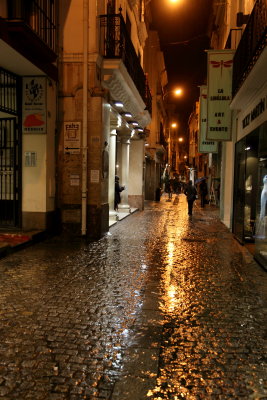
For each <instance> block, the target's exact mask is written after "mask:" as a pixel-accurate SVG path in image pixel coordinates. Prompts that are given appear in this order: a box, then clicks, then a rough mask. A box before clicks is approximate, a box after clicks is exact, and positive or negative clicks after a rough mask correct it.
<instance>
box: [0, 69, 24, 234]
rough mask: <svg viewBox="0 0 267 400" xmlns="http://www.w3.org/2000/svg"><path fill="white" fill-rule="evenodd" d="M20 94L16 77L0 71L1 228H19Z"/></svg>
mask: <svg viewBox="0 0 267 400" xmlns="http://www.w3.org/2000/svg"><path fill="white" fill-rule="evenodd" d="M19 93H20V79H19V77H18V76H16V75H14V74H12V73H10V72H9V71H6V70H4V69H2V68H0V99H1V100H0V229H1V228H12V227H13V228H15V227H19V226H20V216H21V135H20V133H19V129H18V119H19V114H20V113H19V107H18V104H19V101H18V96H19Z"/></svg>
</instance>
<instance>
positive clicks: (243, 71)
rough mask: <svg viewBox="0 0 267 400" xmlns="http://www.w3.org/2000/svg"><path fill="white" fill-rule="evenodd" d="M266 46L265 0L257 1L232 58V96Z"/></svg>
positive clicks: (266, 7) (266, 21)
mask: <svg viewBox="0 0 267 400" xmlns="http://www.w3.org/2000/svg"><path fill="white" fill-rule="evenodd" d="M266 44H267V0H257V1H256V3H255V5H254V8H253V11H252V13H251V15H250V18H249V20H248V23H247V26H246V28H245V30H244V33H243V35H242V38H241V40H240V43H239V45H238V48H237V50H236V53H235V56H234V67H233V96H234V95H235V94H236V93H237V91H238V90H239V88H240V87H241V85H242V83H243V82H244V81H245V79H246V78H247V76H248V74H249V72H250V71H251V69H252V68H253V66H254V65H255V63H256V61H257V60H258V58H259V56H260V55H261V53H262V51H263V49H264V48H265V47H266Z"/></svg>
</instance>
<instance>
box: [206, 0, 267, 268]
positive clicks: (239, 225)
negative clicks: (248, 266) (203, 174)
mask: <svg viewBox="0 0 267 400" xmlns="http://www.w3.org/2000/svg"><path fill="white" fill-rule="evenodd" d="M215 11H216V12H215V15H216V21H217V22H218V24H217V26H218V29H217V32H214V34H213V41H212V43H213V47H214V48H222V49H223V48H225V49H234V50H235V55H234V59H233V80H232V100H231V104H230V109H231V113H232V126H231V133H232V137H231V140H229V141H227V142H225V143H223V145H222V179H223V181H222V197H221V211H220V212H221V219H222V221H223V222H224V223H225V224H226V225H227V226H228V227H230V228H231V229H232V231H233V233H234V235H235V236H236V238H237V239H238V240H239V241H240V242H241V243H243V244H245V245H246V244H247V243H250V244H252V249H253V254H254V256H255V258H256V259H257V260H258V261H259V262H260V263H261V264H262V265H263V266H264V267H267V230H266V229H267V208H266V200H267V194H266V190H267V189H266V184H267V183H266V181H267V122H266V120H267V109H266V101H267V97H266V96H267V75H266V68H267V48H266V43H267V3H266V1H265V0H256V1H245V0H244V1H240V2H238V3H237V2H234V1H231V2H229V4H225V5H224V6H222V7H221V9H220V10H219V9H217V10H216V9H215Z"/></svg>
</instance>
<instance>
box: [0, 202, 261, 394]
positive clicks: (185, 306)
mask: <svg viewBox="0 0 267 400" xmlns="http://www.w3.org/2000/svg"><path fill="white" fill-rule="evenodd" d="M166 200H167V198H165V197H163V198H162V199H161V201H160V202H159V203H152V202H151V203H147V204H146V208H145V211H143V212H136V213H134V214H132V215H131V216H129V217H128V218H126V219H124V220H123V221H120V222H119V223H118V224H116V225H115V226H114V227H112V228H111V230H110V233H109V234H108V235H107V236H106V237H104V238H103V239H101V240H100V241H98V242H94V243H90V244H86V243H85V242H84V241H82V240H80V239H79V238H76V239H75V240H73V241H72V242H70V241H69V240H67V239H66V238H63V237H55V238H52V239H49V240H47V241H44V242H42V243H39V244H37V245H34V246H32V247H29V248H26V249H24V250H22V251H20V252H17V253H14V254H12V255H10V256H8V257H6V258H4V259H2V260H1V261H0V270H1V281H0V286H1V287H0V289H1V290H0V293H1V294H0V296H1V314H0V317H1V342H0V354H1V357H0V398H1V399H5V400H16V399H18V400H26V399H27V400H28V399H30V400H81V399H88V400H99V399H106V400H107V399H109V400H143V399H151V400H156V399H157V400H159V399H162V400H163V399H164V400H165V399H172V400H178V399H187V400H197V399H204V400H209V399H218V400H219V399H222V400H226V399H261V400H266V399H267V324H266V321H267V272H266V271H264V270H263V269H262V268H261V267H260V266H259V265H258V264H257V263H256V262H255V261H253V258H252V256H251V255H250V254H249V253H248V252H247V250H246V249H244V248H242V247H241V246H240V245H239V244H238V243H237V242H236V241H235V240H234V239H233V236H232V234H231V233H230V232H229V230H228V229H226V228H225V227H224V225H223V224H222V223H221V222H220V221H219V219H218V216H217V213H218V210H217V209H215V208H211V207H210V206H207V207H206V208H205V209H204V210H202V209H201V208H200V207H199V204H198V203H197V204H196V206H195V209H194V211H193V217H192V218H191V219H189V217H188V215H187V204H186V201H185V196H184V195H180V196H179V197H178V196H174V197H173V198H172V201H171V202H168V201H166Z"/></svg>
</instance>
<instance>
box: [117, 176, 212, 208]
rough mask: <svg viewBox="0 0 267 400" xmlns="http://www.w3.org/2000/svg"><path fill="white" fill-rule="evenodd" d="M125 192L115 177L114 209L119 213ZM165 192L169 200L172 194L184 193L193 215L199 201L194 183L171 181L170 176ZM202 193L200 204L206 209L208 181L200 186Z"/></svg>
mask: <svg viewBox="0 0 267 400" xmlns="http://www.w3.org/2000/svg"><path fill="white" fill-rule="evenodd" d="M123 190H125V186H120V183H119V177H118V176H117V175H116V176H115V199H114V200H115V201H114V209H115V210H116V211H118V205H119V203H120V202H121V196H120V193H121V192H122V191H123ZM165 192H166V193H168V196H169V199H170V198H171V197H172V193H173V192H174V193H175V194H179V193H184V194H185V195H186V198H187V203H188V215H192V212H193V205H194V201H195V200H196V199H197V195H198V192H197V189H196V187H195V186H194V185H193V183H192V181H191V180H189V182H188V184H187V185H186V184H185V183H183V182H181V181H179V180H178V179H177V178H174V179H169V178H168V176H166V177H165ZM199 193H200V204H201V207H202V208H204V207H205V204H206V202H207V200H206V196H207V194H208V185H207V182H206V179H203V180H202V181H201V182H200V184H199Z"/></svg>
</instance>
